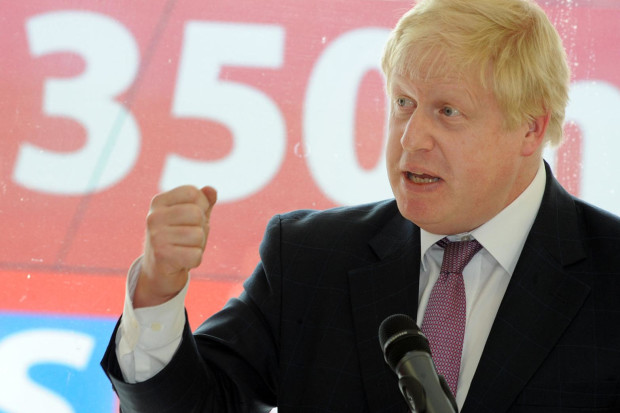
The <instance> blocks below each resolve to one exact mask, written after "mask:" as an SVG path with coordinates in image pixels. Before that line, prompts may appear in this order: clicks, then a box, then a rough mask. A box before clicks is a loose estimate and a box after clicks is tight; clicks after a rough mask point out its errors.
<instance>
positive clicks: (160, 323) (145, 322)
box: [116, 162, 545, 410]
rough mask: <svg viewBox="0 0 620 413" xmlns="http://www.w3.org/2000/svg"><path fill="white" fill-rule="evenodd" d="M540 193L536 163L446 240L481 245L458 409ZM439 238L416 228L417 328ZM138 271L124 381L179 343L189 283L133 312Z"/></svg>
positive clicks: (130, 280)
mask: <svg viewBox="0 0 620 413" xmlns="http://www.w3.org/2000/svg"><path fill="white" fill-rule="evenodd" d="M544 190H545V168H544V164H543V163H542V162H541V164H540V167H539V169H538V172H537V174H536V176H535V178H534V180H533V181H532V183H531V184H530V185H529V186H528V187H527V188H526V189H525V191H523V193H521V195H520V196H519V197H518V198H517V199H515V200H514V201H513V202H512V203H511V204H510V205H508V206H507V207H506V208H504V209H503V210H502V211H501V212H500V213H499V214H497V215H496V216H495V217H494V218H492V219H491V220H490V221H488V222H487V223H485V224H484V225H482V226H480V227H479V228H477V229H475V230H473V231H471V232H469V233H464V234H459V235H454V236H450V237H449V238H450V239H451V240H453V241H457V240H462V239H467V238H470V237H473V238H475V239H476V240H478V242H479V243H480V244H482V246H483V249H482V250H480V252H478V253H477V254H476V255H475V256H474V257H473V258H472V260H471V261H470V262H469V264H468V265H467V266H466V267H465V269H464V270H463V278H464V283H465V295H466V299H467V310H466V311H467V315H466V327H465V338H464V343H463V356H462V361H461V372H460V376H459V383H458V390H457V395H456V401H457V404H458V406H459V410H460V409H461V408H462V407H463V403H464V401H465V397H466V396H467V392H468V391H469V386H470V384H471V381H472V378H473V376H474V372H475V371H476V368H477V366H478V362H479V361H480V356H481V355H482V350H483V348H484V345H485V343H486V340H487V337H488V335H489V332H490V331H491V326H492V325H493V320H494V319H495V315H496V314H497V310H498V308H499V305H500V303H501V301H502V298H503V296H504V293H505V292H506V288H507V287H508V282H509V281H510V277H511V276H512V273H513V271H514V269H515V266H516V265H517V261H518V259H519V256H520V255H521V250H522V249H523V245H524V244H525V240H526V238H527V235H528V234H529V232H530V228H531V227H532V224H533V223H534V219H535V218H536V214H537V212H538V209H539V207H540V203H541V201H542V196H543V192H544ZM444 236H445V235H440V234H431V233H429V232H426V231H424V230H421V246H420V247H421V257H423V258H422V260H421V262H420V290H419V297H418V298H419V301H418V302H419V305H418V319H417V323H418V325H422V319H423V316H424V312H425V310H426V305H427V303H428V298H429V296H430V293H431V289H432V288H433V285H434V284H435V282H436V281H437V278H438V277H439V270H440V268H441V261H442V258H443V249H442V248H441V247H439V246H437V245H436V244H435V243H436V242H437V241H439V240H440V239H442V238H443V237H444ZM139 271H140V259H138V260H136V262H134V264H133V265H132V266H131V268H130V270H129V276H128V277H127V288H126V293H125V307H124V310H123V316H122V319H121V324H120V328H119V331H118V332H117V336H116V354H117V358H118V361H119V364H120V367H121V371H122V372H123V377H124V379H125V381H127V382H128V383H136V382H141V381H145V380H147V379H149V378H151V377H153V376H154V375H155V374H157V373H158V372H159V371H161V370H162V369H163V368H164V367H165V366H166V364H167V363H168V362H169V361H170V360H171V359H172V357H173V355H174V352H175V351H176V349H177V348H178V346H179V344H180V342H181V336H182V333H183V327H184V323H185V309H184V302H185V296H186V294H187V287H188V284H189V280H188V284H186V285H185V287H184V288H183V290H182V291H181V292H180V293H179V294H178V295H177V296H176V297H174V298H173V299H171V300H170V301H168V302H166V303H164V304H161V305H158V306H155V307H147V308H140V309H134V308H133V305H132V301H131V297H133V293H134V291H135V286H136V282H137V275H138V274H139Z"/></svg>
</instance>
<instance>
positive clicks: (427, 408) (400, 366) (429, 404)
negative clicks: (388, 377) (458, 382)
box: [379, 314, 458, 413]
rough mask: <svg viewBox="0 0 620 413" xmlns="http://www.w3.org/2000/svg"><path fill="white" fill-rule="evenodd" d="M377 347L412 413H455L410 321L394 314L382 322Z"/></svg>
mask: <svg viewBox="0 0 620 413" xmlns="http://www.w3.org/2000/svg"><path fill="white" fill-rule="evenodd" d="M379 344H380V345H381V349H382V350H383V355H384V357H385V362H386V363H387V364H388V365H389V366H390V368H391V369H392V370H393V371H394V372H395V373H396V375H397V376H398V379H399V380H398V386H399V388H400V392H401V393H402V394H403V396H404V397H405V401H406V402H407V405H408V406H409V408H410V409H411V411H412V412H413V413H458V408H457V405H456V400H455V399H454V396H453V395H452V392H451V391H450V388H449V387H448V383H447V382H446V380H445V379H444V377H443V376H441V375H438V374H437V370H436V369H435V364H434V363H433V359H432V358H431V349H430V346H429V344H428V340H427V339H426V337H424V334H422V332H421V331H420V329H419V328H418V326H417V325H416V323H415V321H413V319H412V318H411V317H409V316H407V315H405V314H394V315H391V316H389V317H388V318H386V319H385V320H383V322H382V323H381V325H380V326H379Z"/></svg>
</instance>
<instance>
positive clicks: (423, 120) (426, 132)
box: [400, 108, 435, 152]
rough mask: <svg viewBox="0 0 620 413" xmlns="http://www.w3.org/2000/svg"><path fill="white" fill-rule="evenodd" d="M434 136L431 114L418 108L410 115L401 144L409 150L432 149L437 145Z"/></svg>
mask: <svg viewBox="0 0 620 413" xmlns="http://www.w3.org/2000/svg"><path fill="white" fill-rule="evenodd" d="M433 136H434V135H433V123H432V118H431V116H429V114H427V113H424V112H423V111H422V110H420V108H418V109H416V110H415V111H414V112H413V113H412V114H411V116H410V117H409V120H408V121H407V125H406V127H405V130H404V131H403V135H402V136H401V138H400V144H401V145H402V147H403V149H404V150H405V151H407V152H416V151H430V150H432V149H433V147H434V146H435V139H434V138H433Z"/></svg>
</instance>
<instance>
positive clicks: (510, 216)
mask: <svg viewBox="0 0 620 413" xmlns="http://www.w3.org/2000/svg"><path fill="white" fill-rule="evenodd" d="M545 181H546V172H545V165H544V163H543V162H542V161H541V162H540V166H539V167H538V171H537V172H536V176H535V177H534V179H533V180H532V182H531V183H530V185H529V186H528V187H527V188H525V190H524V191H523V192H522V193H521V195H519V196H518V197H517V198H516V199H515V200H514V201H512V203H511V204H510V205H508V206H507V207H506V208H504V209H503V210H501V211H500V212H499V213H498V214H497V215H495V216H494V217H493V218H491V219H490V220H489V221H487V222H486V223H484V224H483V225H481V226H480V227H478V228H476V229H475V230H473V231H471V232H468V233H464V234H458V235H455V236H450V238H451V239H452V240H457V239H463V238H465V237H469V236H472V237H474V238H475V239H476V240H478V242H479V243H480V244H482V246H483V247H484V249H486V250H487V251H488V252H489V253H490V254H491V255H492V256H493V258H495V260H496V261H497V262H498V263H499V264H500V265H501V266H502V267H503V268H504V270H506V272H508V274H510V275H512V273H513V271H514V269H515V267H516V265H517V261H518V260H519V256H520V255H521V250H522V249H523V246H524V245H525V240H526V239H527V235H528V234H529V232H530V228H531V227H532V224H534V220H535V219H536V215H537V214H538V209H539V208H540V203H541V202H542V197H543V193H544V192H545ZM508 234H509V235H508ZM445 236H446V235H441V234H432V233H430V232H427V231H425V230H423V229H421V228H420V248H421V250H420V252H421V257H422V265H423V266H424V270H425V271H426V270H427V266H426V258H425V254H426V252H427V251H428V249H429V248H431V247H432V246H433V245H434V244H435V243H436V242H437V241H439V240H440V239H442V238H444V237H445Z"/></svg>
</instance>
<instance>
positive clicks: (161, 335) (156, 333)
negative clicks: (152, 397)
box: [116, 258, 189, 383]
mask: <svg viewBox="0 0 620 413" xmlns="http://www.w3.org/2000/svg"><path fill="white" fill-rule="evenodd" d="M141 263H142V259H141V258H138V259H137V260H136V261H135V262H134V263H133V264H132V265H131V267H130V269H129V274H128V276H127V285H126V288H125V305H124V308H123V316H122V317H121V322H120V326H119V329H118V332H117V335H116V356H117V359H118V362H119V365H120V367H121V371H122V372H123V378H124V379H125V381H126V382H128V383H135V382H140V381H144V380H148V379H149V378H151V377H153V376H154V375H155V374H157V373H158V372H159V371H161V370H162V369H163V368H164V367H165V366H166V364H168V363H169V362H170V360H171V359H172V357H173V356H174V352H175V351H176V349H177V348H178V346H179V344H180V343H181V337H182V335H183V328H184V326H185V296H186V295H187V289H188V286H189V278H188V281H187V283H186V284H185V286H184V287H183V289H182V290H181V291H180V292H179V293H178V294H177V295H176V296H175V297H173V298H172V299H170V300H169V301H167V302H165V303H163V304H160V305H157V306H153V307H144V308H138V309H134V308H133V301H132V298H133V295H134V292H135V289H136V284H137V282H138V276H139V274H140V269H141Z"/></svg>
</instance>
